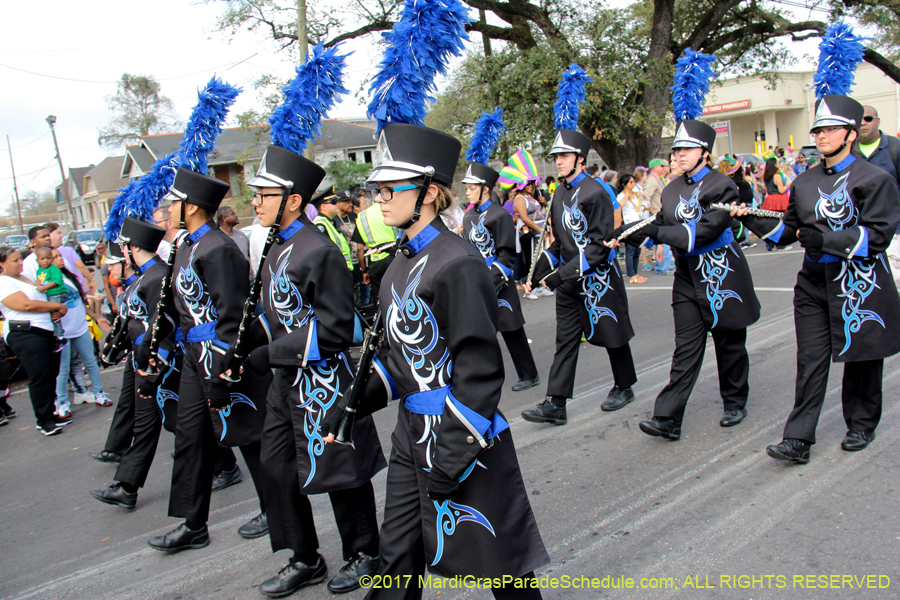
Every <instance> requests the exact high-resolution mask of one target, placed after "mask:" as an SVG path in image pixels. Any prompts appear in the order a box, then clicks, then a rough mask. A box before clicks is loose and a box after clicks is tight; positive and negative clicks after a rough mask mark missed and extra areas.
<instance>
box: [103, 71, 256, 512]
mask: <svg viewBox="0 0 900 600" xmlns="http://www.w3.org/2000/svg"><path fill="white" fill-rule="evenodd" d="M239 93H240V89H239V88H236V87H234V86H231V85H229V84H227V83H225V82H223V81H222V80H220V79H218V78H216V77H213V78H212V79H211V80H210V81H209V83H207V84H206V86H205V87H204V88H203V89H202V90H200V92H199V94H198V97H199V98H198V100H199V101H198V103H197V104H196V106H195V107H194V110H193V111H192V114H191V118H190V119H189V121H188V123H187V125H186V127H185V134H184V138H183V139H182V141H181V145H180V148H179V150H178V151H177V152H174V153H172V154H170V155H168V156H165V157H162V158H160V159H159V160H158V161H157V162H156V164H154V166H153V168H152V169H151V171H150V173H148V174H146V175H144V176H143V177H141V178H140V179H137V180H134V181H132V182H131V183H129V185H128V186H126V187H125V188H123V189H122V190H121V191H120V193H119V195H118V196H117V197H116V199H115V201H114V203H113V209H112V211H111V213H110V217H109V219H108V221H107V223H106V224H105V232H106V235H107V236H108V237H109V240H110V242H109V251H110V254H111V256H121V257H122V260H121V264H122V269H123V270H122V271H121V274H122V275H124V269H125V267H126V265H127V267H128V269H129V273H130V274H129V276H128V278H127V279H126V278H125V277H122V278H121V282H122V284H123V287H125V288H126V289H125V292H124V294H123V302H122V306H121V309H120V314H119V315H118V316H117V318H116V322H115V323H114V331H113V332H112V333H111V335H110V336H109V337H108V338H107V340H106V344H105V345H104V351H103V353H102V356H103V358H104V360H107V361H109V362H108V363H107V366H109V365H110V364H112V363H115V362H117V360H118V359H117V356H116V352H114V351H113V352H112V353H111V354H109V353H107V345H108V344H110V343H112V342H113V340H115V339H120V340H121V339H122V338H123V337H124V338H125V339H124V340H123V341H122V342H121V346H122V347H123V349H124V350H126V351H131V352H132V353H133V354H132V356H130V357H128V358H126V361H125V369H124V372H123V374H122V384H121V386H120V389H121V390H122V393H121V394H120V396H119V399H118V405H117V407H116V412H115V414H114V415H113V421H112V424H111V425H110V427H109V435H108V436H107V439H106V444H105V446H104V449H103V450H102V451H100V452H91V453H90V455H91V457H93V458H95V459H96V460H99V461H101V462H118V463H119V468H118V470H117V471H116V474H115V477H114V479H115V481H116V483H115V484H113V485H111V486H109V487H108V488H107V489H104V490H92V491H91V495H92V496H94V498H96V499H98V500H100V501H101V502H105V503H107V504H112V505H116V506H122V507H125V508H134V506H135V503H136V502H137V490H138V489H139V488H140V487H143V485H144V482H145V480H146V477H147V473H148V471H149V469H150V466H151V464H152V461H153V457H154V455H155V454H156V447H157V443H158V441H159V434H160V430H161V429H162V428H163V427H164V428H165V429H166V430H167V431H171V432H173V433H174V432H175V431H176V424H177V411H178V394H179V387H180V372H181V368H182V364H181V363H182V352H181V349H180V344H178V343H177V341H176V333H175V332H174V331H173V332H172V333H171V334H170V335H168V336H163V337H164V339H162V340H161V341H160V354H161V355H162V357H163V358H164V359H165V361H166V363H167V367H166V368H165V369H164V373H163V375H164V376H160V377H154V378H151V377H145V376H143V375H142V374H141V372H140V371H139V369H140V367H141V364H142V363H143V362H144V361H146V360H147V354H148V353H147V347H146V346H144V345H143V342H144V340H145V339H147V338H149V337H150V331H151V330H152V327H153V323H154V322H155V321H156V319H157V309H158V306H159V298H160V290H161V288H162V286H163V280H164V277H165V275H166V271H167V264H166V263H165V262H163V260H161V258H160V256H158V255H157V251H158V249H159V248H160V247H165V245H164V243H163V241H162V240H163V239H164V237H166V236H167V234H168V233H169V231H167V230H166V229H163V228H161V227H159V226H158V224H159V223H164V222H166V219H165V218H164V215H163V213H164V212H166V211H165V209H161V208H160V200H161V198H162V197H163V195H164V194H165V193H166V192H167V191H168V188H169V186H170V185H171V182H172V179H173V178H174V174H175V170H176V169H177V168H178V167H179V166H182V165H184V166H187V167H188V168H191V169H204V168H206V167H205V165H206V160H207V155H208V153H209V152H211V151H212V149H213V146H214V144H215V140H216V137H217V136H218V134H219V133H220V132H221V126H222V123H223V122H224V120H225V117H226V115H227V114H228V110H229V108H230V106H231V105H232V104H233V102H234V100H235V99H236V97H237V95H238V94H239ZM123 251H124V252H123ZM167 256H168V255H167ZM117 333H118V334H119V335H118V336H117V335H116V334H117ZM112 350H114V349H112ZM222 456H223V458H226V457H227V456H230V457H231V460H232V461H233V460H234V456H233V453H232V452H231V450H230V449H228V448H223V449H222Z"/></svg>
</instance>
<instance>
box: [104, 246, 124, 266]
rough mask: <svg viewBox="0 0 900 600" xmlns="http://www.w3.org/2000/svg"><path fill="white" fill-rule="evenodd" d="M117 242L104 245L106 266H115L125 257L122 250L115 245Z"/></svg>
mask: <svg viewBox="0 0 900 600" xmlns="http://www.w3.org/2000/svg"><path fill="white" fill-rule="evenodd" d="M117 241H118V240H116V241H114V242H112V243H110V244H107V245H106V264H108V265H115V264H118V263H120V262H122V261H124V260H125V255H124V254H122V249H121V248H120V247H119V244H118V243H116V242H117Z"/></svg>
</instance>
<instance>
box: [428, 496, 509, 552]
mask: <svg viewBox="0 0 900 600" xmlns="http://www.w3.org/2000/svg"><path fill="white" fill-rule="evenodd" d="M433 502H434V507H435V509H437V521H436V523H437V549H436V550H435V553H434V561H433V562H432V563H431V566H432V567H433V566H434V565H436V564H438V562H440V560H441V558H442V557H443V555H444V535H445V534H446V535H453V534H454V532H456V527H457V526H458V525H460V524H461V523H477V524H479V525H481V526H482V527H484V528H485V529H487V530H488V531H490V532H491V535H492V536H494V537H497V534H496V533H494V526H493V525H491V522H490V521H488V520H487V517H485V516H484V515H483V514H481V513H480V512H479V511H477V510H475V509H474V508H472V507H471V506H466V505H465V504H459V503H457V502H453V501H452V500H444V501H442V502H437V501H433Z"/></svg>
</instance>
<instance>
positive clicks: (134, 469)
mask: <svg viewBox="0 0 900 600" xmlns="http://www.w3.org/2000/svg"><path fill="white" fill-rule="evenodd" d="M165 234H166V230H165V229H162V228H161V227H157V226H156V225H154V224H152V223H148V222H146V221H140V220H138V219H135V218H132V217H126V218H125V221H124V223H123V225H122V230H121V232H120V234H119V239H118V240H116V242H115V244H116V245H118V244H121V245H123V246H128V245H130V246H135V247H138V248H141V249H143V250H146V251H148V252H153V253H154V256H153V257H151V258H150V259H149V260H147V261H146V262H144V263H143V264H141V265H137V264H136V263H135V262H134V259H133V256H132V254H131V252H130V251H129V250H128V249H127V248H126V254H127V255H128V257H129V260H130V261H131V262H132V264H133V266H134V267H135V273H134V274H133V275H131V276H130V277H129V278H127V279H126V280H125V281H124V283H125V285H126V286H127V287H126V289H125V294H124V296H123V300H122V308H121V318H122V319H125V326H126V327H127V329H128V338H129V342H130V343H129V347H130V348H131V349H132V350H133V352H131V353H129V355H128V356H127V357H126V359H125V369H124V372H123V375H122V393H121V395H120V397H119V404H118V406H117V407H116V415H114V417H113V422H116V420H117V417H119V418H120V420H121V421H124V422H127V423H128V424H130V425H131V428H130V431H129V434H128V436H127V438H128V440H129V441H130V444H129V445H128V447H127V449H126V450H125V451H124V453H123V454H122V456H121V458H120V461H119V467H118V469H117V470H116V474H115V477H114V479H115V481H117V482H118V483H116V484H113V485H112V486H110V487H109V488H108V489H106V490H93V491H92V492H91V495H92V496H93V497H94V498H96V499H98V500H100V501H101V502H105V503H107V504H114V505H117V506H122V507H124V508H134V506H135V503H136V501H137V488H141V487H144V483H145V482H146V480H147V474H148V473H149V472H150V465H151V464H152V462H153V457H154V455H155V454H156V446H157V444H158V442H159V433H160V430H161V429H162V427H163V426H165V427H166V429H167V430H169V431H173V432H174V430H175V419H176V413H177V409H178V384H179V381H180V373H179V369H180V365H181V358H180V354H181V352H180V351H179V346H180V343H179V342H178V341H176V337H177V335H179V334H180V330H177V331H176V332H172V333H171V334H170V335H169V336H167V337H166V339H165V340H163V342H162V343H161V344H160V353H161V354H162V355H163V356H164V357H165V358H166V360H167V362H168V363H169V366H168V367H167V370H166V374H165V376H164V377H163V378H162V379H161V381H160V382H159V384H158V385H155V384H150V383H149V382H148V381H146V380H145V379H144V378H142V377H139V376H136V374H135V366H134V365H135V362H140V361H139V360H138V359H136V358H135V357H136V355H140V354H141V351H142V349H144V348H145V347H144V346H143V345H142V344H143V341H144V337H145V336H147V335H149V333H150V324H151V323H152V322H153V320H154V319H155V318H156V309H157V306H158V302H159V295H160V289H161V288H162V282H163V278H164V276H165V274H166V265H165V263H163V261H162V260H160V258H159V257H158V256H156V255H155V252H156V249H157V247H159V243H160V241H161V240H162V239H163V237H164V236H165ZM142 393H143V394H142ZM123 406H127V407H129V410H128V412H129V414H130V418H124V416H123V415H122V414H120V410H119V409H120V408H122V407H123ZM112 431H113V428H112V427H111V428H110V433H112Z"/></svg>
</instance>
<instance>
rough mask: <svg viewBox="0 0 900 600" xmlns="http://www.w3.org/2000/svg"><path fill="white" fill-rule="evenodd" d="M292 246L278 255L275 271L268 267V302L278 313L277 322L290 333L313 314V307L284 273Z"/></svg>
mask: <svg viewBox="0 0 900 600" xmlns="http://www.w3.org/2000/svg"><path fill="white" fill-rule="evenodd" d="M293 250H294V246H293V245H291V246H289V247H287V248H285V249H284V250H283V251H282V252H281V254H280V255H279V256H278V263H277V264H276V265H275V271H274V272H273V271H272V267H269V276H270V277H271V278H272V284H271V285H270V286H269V302H270V303H271V305H272V309H273V310H274V311H275V313H276V314H277V315H278V322H279V323H281V324H282V325H284V328H285V329H286V330H287V331H288V333H290V332H291V331H294V330H295V329H297V328H300V327H303V326H304V325H306V324H307V323H308V322H309V320H310V319H311V318H312V316H313V312H314V311H313V307H312V306H311V305H309V304H307V303H306V302H304V301H303V296H301V295H300V291H299V290H298V289H297V286H295V285H294V284H293V282H292V281H291V280H290V278H289V277H288V276H287V275H285V271H286V270H287V268H288V264H289V262H290V258H291V252H292V251H293Z"/></svg>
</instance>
